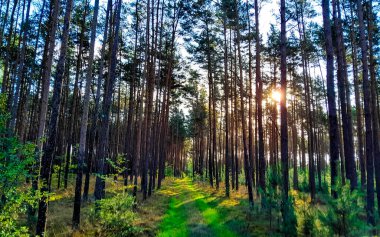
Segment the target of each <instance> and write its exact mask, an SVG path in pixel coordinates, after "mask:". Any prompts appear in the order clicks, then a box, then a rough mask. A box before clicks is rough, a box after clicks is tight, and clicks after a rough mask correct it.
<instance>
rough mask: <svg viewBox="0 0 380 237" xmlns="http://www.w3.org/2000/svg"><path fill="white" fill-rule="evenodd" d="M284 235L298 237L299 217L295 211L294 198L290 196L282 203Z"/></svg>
mask: <svg viewBox="0 0 380 237" xmlns="http://www.w3.org/2000/svg"><path fill="white" fill-rule="evenodd" d="M281 212H282V220H283V222H282V233H283V234H284V236H297V217H296V213H295V211H294V205H293V198H292V197H291V196H290V197H289V198H288V199H287V200H283V201H282V203H281Z"/></svg>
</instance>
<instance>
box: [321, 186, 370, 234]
mask: <svg viewBox="0 0 380 237" xmlns="http://www.w3.org/2000/svg"><path fill="white" fill-rule="evenodd" d="M334 188H335V191H336V192H337V194H338V197H337V198H336V199H334V198H332V197H330V196H326V197H325V198H324V199H325V202H326V203H327V210H324V211H323V212H322V211H320V213H319V218H320V221H321V222H322V224H323V225H324V226H325V227H326V228H327V231H328V232H329V234H330V235H338V236H363V235H368V231H369V230H370V228H369V226H368V225H367V223H366V222H365V214H364V203H363V197H364V195H363V193H361V192H360V191H359V190H356V189H355V190H351V189H350V184H349V182H347V183H346V184H345V185H342V184H341V182H340V181H339V180H338V183H337V185H336V186H335V187H334Z"/></svg>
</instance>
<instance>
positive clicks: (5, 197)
mask: <svg viewBox="0 0 380 237" xmlns="http://www.w3.org/2000/svg"><path fill="white" fill-rule="evenodd" d="M9 118H10V116H9V113H8V112H7V111H6V96H5V95H0V197H1V200H0V236H4V237H7V236H29V235H28V232H29V229H28V227H27V226H25V225H23V223H22V222H21V221H20V217H21V216H22V215H23V214H25V213H26V212H27V210H28V207H30V206H35V205H36V203H37V200H38V192H32V191H31V190H30V188H28V187H27V186H26V185H25V181H26V179H29V178H31V174H30V172H29V168H30V167H31V166H32V165H33V163H34V162H35V159H34V151H35V145H34V144H32V143H26V144H23V143H21V142H20V141H19V140H18V138H17V137H16V136H14V135H13V134H12V132H11V131H9V129H8V128H7V123H8V121H9Z"/></svg>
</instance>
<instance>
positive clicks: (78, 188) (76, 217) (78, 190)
mask: <svg viewBox="0 0 380 237" xmlns="http://www.w3.org/2000/svg"><path fill="white" fill-rule="evenodd" d="M98 12H99V0H95V5H94V16H93V18H92V22H91V42H90V55H89V58H88V66H87V72H86V86H85V92H84V99H83V112H82V119H81V126H80V138H79V152H78V167H77V177H76V182H75V197H74V210H73V219H72V226H73V228H74V229H77V228H78V227H79V223H80V207H81V196H82V176H83V164H84V158H85V155H86V154H85V152H86V136H87V122H88V110H89V105H90V89H91V81H92V68H93V61H94V50H95V40H96V26H97V24H98ZM89 168H90V167H87V169H89Z"/></svg>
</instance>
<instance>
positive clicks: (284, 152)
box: [280, 0, 289, 218]
mask: <svg viewBox="0 0 380 237" xmlns="http://www.w3.org/2000/svg"><path fill="white" fill-rule="evenodd" d="M285 10H286V8H285V0H281V11H280V12H281V36H280V41H281V100H280V109H281V168H282V182H283V187H282V189H283V199H284V200H283V201H284V202H285V203H286V202H288V192H289V162H288V114H287V113H288V112H287V108H286V85H287V81H286V19H285ZM286 210H287V207H285V213H283V216H284V218H287V217H288V215H287V213H286Z"/></svg>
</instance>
